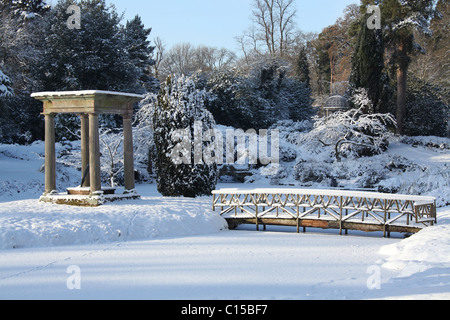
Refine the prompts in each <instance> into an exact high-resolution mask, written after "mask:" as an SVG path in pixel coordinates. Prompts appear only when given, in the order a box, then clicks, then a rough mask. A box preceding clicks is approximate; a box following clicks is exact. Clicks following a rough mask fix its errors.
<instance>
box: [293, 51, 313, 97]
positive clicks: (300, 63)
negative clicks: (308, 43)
mask: <svg viewBox="0 0 450 320" xmlns="http://www.w3.org/2000/svg"><path fill="white" fill-rule="evenodd" d="M296 69H297V70H296V75H297V77H298V79H299V80H300V81H301V82H303V83H304V84H305V85H306V86H307V87H308V88H310V89H311V78H310V76H309V64H308V57H307V56H306V48H305V47H303V48H301V49H300V52H299V54H298V58H297V68H296Z"/></svg>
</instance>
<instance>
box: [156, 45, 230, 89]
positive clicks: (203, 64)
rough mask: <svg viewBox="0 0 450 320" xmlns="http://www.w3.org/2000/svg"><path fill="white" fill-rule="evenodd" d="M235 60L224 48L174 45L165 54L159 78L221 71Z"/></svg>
mask: <svg viewBox="0 0 450 320" xmlns="http://www.w3.org/2000/svg"><path fill="white" fill-rule="evenodd" d="M235 60H236V55H235V54H234V52H232V51H230V50H227V49H225V48H221V49H217V48H214V47H208V46H198V47H194V46H193V45H192V44H190V43H181V44H177V45H175V46H174V47H173V48H172V49H170V50H169V51H168V52H167V54H165V56H164V58H163V60H162V63H161V68H160V69H161V70H159V71H160V72H159V78H160V80H161V77H162V76H163V77H164V76H167V75H169V74H177V75H182V74H184V75H192V74H193V73H195V72H197V71H200V70H201V71H202V72H212V71H222V70H223V69H225V68H228V67H230V66H231V65H232V64H233V63H234V62H235Z"/></svg>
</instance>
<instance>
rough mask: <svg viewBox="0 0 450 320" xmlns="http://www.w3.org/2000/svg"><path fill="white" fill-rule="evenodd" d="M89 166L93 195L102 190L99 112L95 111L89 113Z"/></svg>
mask: <svg viewBox="0 0 450 320" xmlns="http://www.w3.org/2000/svg"><path fill="white" fill-rule="evenodd" d="M89 167H90V170H89V171H90V181H91V195H92V194H95V193H98V192H99V191H101V190H102V182H101V176H100V137H99V132H98V114H95V113H89Z"/></svg>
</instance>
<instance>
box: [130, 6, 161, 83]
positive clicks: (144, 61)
mask: <svg viewBox="0 0 450 320" xmlns="http://www.w3.org/2000/svg"><path fill="white" fill-rule="evenodd" d="M151 31H152V29H151V28H148V29H147V28H145V26H144V24H143V23H142V19H141V17H140V16H139V15H136V16H135V17H134V18H133V19H132V20H130V21H127V24H126V27H125V30H124V33H125V45H126V48H127V52H128V55H129V58H130V60H131V61H132V63H133V65H134V66H135V67H136V68H137V73H138V82H139V87H141V88H142V91H153V90H154V88H153V87H154V86H155V82H156V79H155V78H154V77H153V76H152V75H151V72H150V70H151V69H150V68H151V67H152V66H153V65H154V64H155V61H154V60H153V59H152V58H151V57H152V53H153V50H154V49H155V47H153V46H151V45H150V41H149V40H148V37H149V36H150V33H151Z"/></svg>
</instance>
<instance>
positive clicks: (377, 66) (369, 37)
mask: <svg viewBox="0 0 450 320" xmlns="http://www.w3.org/2000/svg"><path fill="white" fill-rule="evenodd" d="M366 11H367V8H366V6H364V5H363V6H362V7H361V19H360V24H359V25H360V28H359V33H358V39H357V42H356V47H355V52H354V54H353V57H352V71H351V74H350V84H349V96H353V94H354V93H355V90H357V89H359V88H365V89H366V90H367V94H368V97H369V99H370V100H371V101H372V104H373V111H374V112H375V113H380V112H383V113H384V112H387V98H388V87H389V78H388V75H387V73H386V72H384V69H385V65H384V41H383V34H382V30H381V29H375V28H374V29H369V28H368V26H367V20H368V19H369V18H370V15H369V14H367V13H366Z"/></svg>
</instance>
